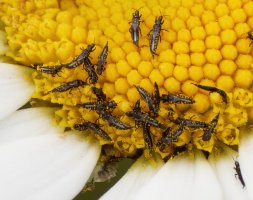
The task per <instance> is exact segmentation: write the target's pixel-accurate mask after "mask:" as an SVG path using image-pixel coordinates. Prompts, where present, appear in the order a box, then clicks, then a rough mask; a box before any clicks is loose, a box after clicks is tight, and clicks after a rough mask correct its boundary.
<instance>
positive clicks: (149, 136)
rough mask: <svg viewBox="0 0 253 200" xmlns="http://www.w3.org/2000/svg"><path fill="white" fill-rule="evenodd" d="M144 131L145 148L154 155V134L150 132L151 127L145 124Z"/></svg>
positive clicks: (143, 125)
mask: <svg viewBox="0 0 253 200" xmlns="http://www.w3.org/2000/svg"><path fill="white" fill-rule="evenodd" d="M142 129H143V138H144V142H145V146H146V148H147V149H148V152H149V154H152V152H153V139H152V134H151V130H150V125H149V124H145V123H143V124H142Z"/></svg>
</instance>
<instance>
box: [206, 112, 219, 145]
mask: <svg viewBox="0 0 253 200" xmlns="http://www.w3.org/2000/svg"><path fill="white" fill-rule="evenodd" d="M219 116H220V113H218V114H217V115H216V116H215V117H214V118H213V119H212V121H211V122H210V124H209V126H208V128H206V129H205V130H204V134H203V136H202V140H203V141H209V140H210V139H211V137H212V134H213V133H214V131H215V128H216V126H217V124H218V121H219Z"/></svg>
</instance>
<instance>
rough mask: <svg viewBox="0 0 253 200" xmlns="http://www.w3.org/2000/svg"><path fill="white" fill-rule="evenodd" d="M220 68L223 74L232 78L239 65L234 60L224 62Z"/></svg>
mask: <svg viewBox="0 0 253 200" xmlns="http://www.w3.org/2000/svg"><path fill="white" fill-rule="evenodd" d="M219 68H220V70H221V73H222V74H225V75H230V76H231V75H233V74H234V72H235V70H236V69H237V65H236V64H235V62H233V61H232V60H222V61H221V62H220V64H219Z"/></svg>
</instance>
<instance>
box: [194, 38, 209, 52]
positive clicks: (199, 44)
mask: <svg viewBox="0 0 253 200" xmlns="http://www.w3.org/2000/svg"><path fill="white" fill-rule="evenodd" d="M205 48H206V47H205V43H204V41H203V40H198V39H197V40H192V41H191V43H190V50H191V52H199V53H201V52H204V51H205Z"/></svg>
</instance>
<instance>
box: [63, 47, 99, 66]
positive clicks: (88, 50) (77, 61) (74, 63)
mask: <svg viewBox="0 0 253 200" xmlns="http://www.w3.org/2000/svg"><path fill="white" fill-rule="evenodd" d="M81 50H82V53H81V54H80V55H78V56H77V57H75V58H74V59H73V60H72V61H71V62H69V63H67V64H64V65H63V66H64V67H66V68H68V69H72V68H75V67H77V66H79V65H81V64H83V63H84V61H85V60H86V59H87V58H89V55H90V53H91V52H92V51H94V50H95V44H93V43H92V44H89V45H88V46H87V48H86V49H81Z"/></svg>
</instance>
